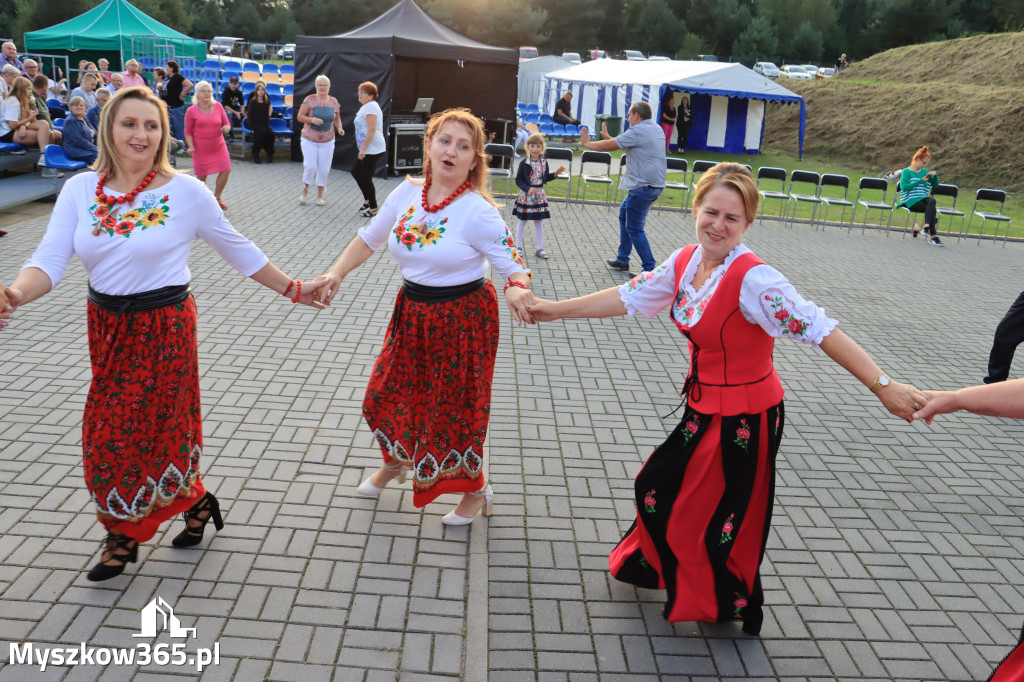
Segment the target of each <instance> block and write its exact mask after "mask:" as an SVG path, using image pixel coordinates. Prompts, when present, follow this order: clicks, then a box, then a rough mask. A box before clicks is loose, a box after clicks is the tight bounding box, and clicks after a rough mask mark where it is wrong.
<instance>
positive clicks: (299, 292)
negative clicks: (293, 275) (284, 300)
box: [292, 280, 302, 303]
mask: <svg viewBox="0 0 1024 682" xmlns="http://www.w3.org/2000/svg"><path fill="white" fill-rule="evenodd" d="M300 298H302V282H301V281H300V280H295V298H293V299H292V303H298V302H299V299H300Z"/></svg>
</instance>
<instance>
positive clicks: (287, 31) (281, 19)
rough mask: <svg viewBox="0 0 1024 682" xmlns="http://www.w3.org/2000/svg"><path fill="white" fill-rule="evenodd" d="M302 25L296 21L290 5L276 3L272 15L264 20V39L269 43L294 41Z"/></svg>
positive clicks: (300, 31)
mask: <svg viewBox="0 0 1024 682" xmlns="http://www.w3.org/2000/svg"><path fill="white" fill-rule="evenodd" d="M300 33H302V27H301V26H299V24H298V22H297V21H295V17H294V16H293V15H292V10H291V8H290V7H286V6H284V5H274V8H273V9H272V10H271V11H270V16H268V17H267V20H266V21H265V22H263V27H262V36H261V37H262V39H263V40H265V41H266V42H268V43H293V42H295V36H297V35H299V34H300Z"/></svg>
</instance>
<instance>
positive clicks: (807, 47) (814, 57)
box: [787, 21, 825, 62]
mask: <svg viewBox="0 0 1024 682" xmlns="http://www.w3.org/2000/svg"><path fill="white" fill-rule="evenodd" d="M824 50H825V45H824V42H823V40H822V36H821V31H819V30H818V29H816V28H814V26H812V25H811V22H810V21H803V22H801V23H800V25H799V26H797V28H796V33H794V34H793V46H792V52H791V53H790V55H788V56H787V59H788V60H789V61H791V62H792V61H800V62H817V61H820V60H821V57H822V54H823V52H824Z"/></svg>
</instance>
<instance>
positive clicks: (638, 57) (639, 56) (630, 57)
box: [622, 50, 647, 62]
mask: <svg viewBox="0 0 1024 682" xmlns="http://www.w3.org/2000/svg"><path fill="white" fill-rule="evenodd" d="M622 56H623V57H625V58H626V61H628V62H646V61H647V57H645V56H644V53H643V52H641V51H640V50H623V51H622Z"/></svg>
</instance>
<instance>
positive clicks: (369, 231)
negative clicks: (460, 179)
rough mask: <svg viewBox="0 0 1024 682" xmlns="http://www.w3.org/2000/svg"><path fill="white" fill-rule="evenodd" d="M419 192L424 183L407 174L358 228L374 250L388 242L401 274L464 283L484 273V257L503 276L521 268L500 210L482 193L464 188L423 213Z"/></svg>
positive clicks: (434, 283) (438, 283) (419, 280)
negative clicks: (442, 205) (370, 218)
mask: <svg viewBox="0 0 1024 682" xmlns="http://www.w3.org/2000/svg"><path fill="white" fill-rule="evenodd" d="M422 192H423V185H421V184H418V183H414V182H412V181H411V180H406V181H405V182H403V183H402V184H401V185H399V186H398V187H397V188H396V189H395V191H393V192H392V193H391V194H390V195H389V196H388V198H387V200H386V201H385V202H384V205H383V206H381V207H380V211H379V212H378V213H377V216H376V218H374V220H373V222H372V223H370V225H369V226H368V227H364V228H363V229H361V230H360V231H359V236H360V237H362V239H363V241H364V242H366V245H367V246H369V247H370V249H371V250H373V251H374V252H376V251H379V250H380V249H382V248H383V247H384V245H385V244H387V245H388V246H389V247H390V249H391V253H392V254H394V256H395V260H397V261H398V266H399V268H400V269H401V271H402V277H404V278H405V279H407V280H409V281H410V282H415V283H416V284H422V285H424V286H431V287H446V286H455V285H457V284H467V283H469V282H473V281H476V280H478V279H480V278H481V277H484V276H485V275H486V274H487V262H488V261H490V263H491V265H492V266H494V269H495V270H497V271H498V272H499V273H500V274H501V276H502V278H503V279H508V278H509V276H510V275H513V274H515V273H517V272H526V267H525V266H524V265H523V259H522V258H521V257H520V255H519V251H518V249H517V248H516V245H515V241H514V240H513V239H512V234H511V233H510V232H509V231H508V228H507V227H506V226H505V221H504V220H502V218H501V213H500V212H499V211H498V209H497V208H495V207H494V206H493V205H491V204H490V203H489V202H488V201H487V200H486V199H484V198H483V196H481V195H480V194H477V193H475V192H467V193H466V194H464V195H462V196H460V197H459V198H458V199H456V200H455V201H453V202H452V203H451V204H450V205H449V206H447V207H445V208H442V209H441V210H440V211H438V212H437V213H428V212H427V211H425V210H424V209H423V205H422V203H421V202H422Z"/></svg>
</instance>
